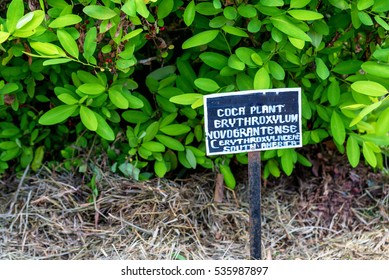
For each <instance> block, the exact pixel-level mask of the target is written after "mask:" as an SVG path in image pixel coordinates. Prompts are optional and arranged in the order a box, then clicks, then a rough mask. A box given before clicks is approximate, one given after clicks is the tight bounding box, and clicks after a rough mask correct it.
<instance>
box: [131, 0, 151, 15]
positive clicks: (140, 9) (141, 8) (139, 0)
mask: <svg viewBox="0 0 389 280" xmlns="http://www.w3.org/2000/svg"><path fill="white" fill-rule="evenodd" d="M135 5H136V12H137V13H138V14H140V15H141V16H142V17H144V18H148V17H149V15H150V12H149V10H148V9H147V7H146V4H145V2H144V1H143V0H135Z"/></svg>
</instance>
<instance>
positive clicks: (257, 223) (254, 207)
mask: <svg viewBox="0 0 389 280" xmlns="http://www.w3.org/2000/svg"><path fill="white" fill-rule="evenodd" d="M248 157H249V168H248V175H249V194H250V213H249V214H250V232H249V235H250V258H251V259H252V260H261V259H262V233H261V228H262V227H261V152H249V153H248Z"/></svg>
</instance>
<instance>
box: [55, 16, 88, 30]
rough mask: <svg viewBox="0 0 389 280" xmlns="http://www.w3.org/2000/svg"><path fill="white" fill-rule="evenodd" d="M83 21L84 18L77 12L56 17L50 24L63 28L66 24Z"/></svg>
mask: <svg viewBox="0 0 389 280" xmlns="http://www.w3.org/2000/svg"><path fill="white" fill-rule="evenodd" d="M81 21H82V18H81V17H80V16H78V15H75V14H67V15H63V16H60V17H58V18H56V19H54V20H53V21H52V22H51V23H50V24H49V27H50V28H62V27H65V26H71V25H75V24H77V23H79V22H81Z"/></svg>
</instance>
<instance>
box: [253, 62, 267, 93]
mask: <svg viewBox="0 0 389 280" xmlns="http://www.w3.org/2000/svg"><path fill="white" fill-rule="evenodd" d="M270 86H271V81H270V76H269V73H268V72H267V71H266V69H265V68H264V67H262V68H261V69H259V70H258V71H257V73H256V74H255V76H254V89H269V88H270Z"/></svg>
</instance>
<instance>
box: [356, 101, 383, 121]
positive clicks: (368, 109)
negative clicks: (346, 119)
mask: <svg viewBox="0 0 389 280" xmlns="http://www.w3.org/2000/svg"><path fill="white" fill-rule="evenodd" d="M381 104H382V101H379V102H376V103H373V104H371V105H369V106H367V107H366V108H364V109H363V110H362V111H361V112H359V114H358V115H357V116H356V117H355V118H354V119H353V120H352V121H351V123H350V127H352V126H354V125H356V124H357V123H359V122H360V121H361V120H362V119H363V118H364V117H365V116H367V115H368V114H370V113H371V112H372V111H374V110H375V109H377V108H378V107H379V106H380V105H381Z"/></svg>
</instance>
